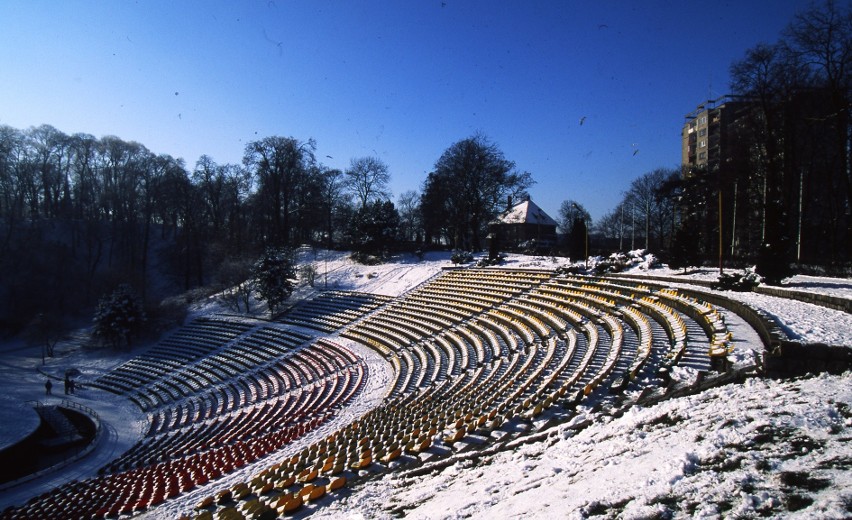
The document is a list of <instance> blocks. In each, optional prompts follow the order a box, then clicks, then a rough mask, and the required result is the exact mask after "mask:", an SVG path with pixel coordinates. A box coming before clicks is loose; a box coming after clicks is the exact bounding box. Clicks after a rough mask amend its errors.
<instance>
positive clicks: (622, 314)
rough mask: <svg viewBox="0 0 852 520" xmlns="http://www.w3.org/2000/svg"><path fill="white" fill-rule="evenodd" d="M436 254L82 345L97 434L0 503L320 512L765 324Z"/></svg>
mask: <svg viewBox="0 0 852 520" xmlns="http://www.w3.org/2000/svg"><path fill="white" fill-rule="evenodd" d="M433 264H434V265H433V267H432V268H431V270H424V269H420V270H419V271H417V272H418V276H419V277H420V278H419V279H416V280H415V279H414V278H411V276H412V275H411V274H410V273H411V272H412V269H411V268H410V267H409V268H407V270H403V269H399V270H397V271H393V270H390V271H387V272H382V273H381V275H377V276H375V277H374V278H376V279H375V280H372V281H371V279H370V278H371V277H370V276H369V275H368V276H364V277H363V279H362V281H363V283H360V285H357V287H356V284H355V283H354V282H352V283H350V284H348V285H347V284H345V283H338V282H335V283H333V284H332V285H333V288H330V289H329V290H325V291H316V292H315V293H313V294H311V295H310V297H308V298H305V299H303V300H301V301H300V302H299V303H297V304H295V305H294V306H293V307H292V308H291V309H290V310H289V311H287V312H286V313H284V314H282V315H281V316H280V317H279V318H278V319H277V320H275V321H269V320H265V319H262V318H259V317H247V316H237V315H233V314H228V313H224V312H215V313H213V312H202V313H199V314H198V315H196V316H195V317H193V318H192V319H190V320H189V321H188V322H187V323H186V324H185V325H184V326H183V327H181V328H180V329H178V330H176V331H174V332H172V333H170V334H168V335H166V336H164V337H163V338H162V339H161V340H160V341H158V342H157V343H156V344H154V345H153V346H151V347H150V348H148V349H146V350H144V351H143V350H140V351H139V352H133V353H132V354H133V355H132V356H128V357H127V358H126V359H125V360H122V361H121V362H117V364H115V363H114V364H113V366H101V365H95V366H94V368H91V369H89V370H87V369H86V368H85V362H84V361H79V362H78V363H79V365H78V366H82V367H84V368H83V369H82V375H81V376H80V378H79V380H80V381H81V383H82V386H83V389H82V390H81V391H80V392H78V393H77V394H75V396H68V398H67V399H68V400H69V401H71V402H78V403H80V404H82V405H84V406H85V407H86V408H87V409H89V410H91V411H92V413H93V414H96V415H97V423H98V433H97V436H96V437H95V440H94V441H93V445H94V447H92V448H91V449H90V450H89V451H86V452H85V453H82V454H80V455H79V457H77V459H76V460H74V461H71V462H69V463H67V464H66V465H65V466H63V467H59V468H57V469H56V470H55V471H53V472H46V473H45V474H44V475H40V476H38V477H37V478H33V479H22V480H21V481H20V482H16V483H12V484H13V485H6V486H4V487H3V488H2V492H0V496H4V497H5V498H4V499H3V502H2V505H3V507H6V509H5V510H4V511H3V513H2V514H0V518H9V519H12V518H39V519H49V518H57V519H66V518H124V517H131V516H134V517H136V516H141V517H147V518H176V517H184V518H196V519H205V518H277V517H282V516H295V517H305V516H309V515H315V514H316V515H321V514H323V510H326V511H328V509H329V508H330V507H333V504H334V503H335V502H337V501H339V500H342V499H348V500H351V499H352V496H354V495H355V494H357V493H359V491H360V490H362V489H364V488H365V487H368V486H369V485H370V483H371V482H373V481H375V480H376V479H379V478H382V477H383V476H385V475H388V474H394V473H400V472H408V474H409V475H412V474H420V475H427V474H429V472H430V471H438V470H439V469H440V468H441V467H446V466H447V465H448V464H450V463H455V462H457V461H459V460H462V459H463V458H468V459H470V458H475V457H477V456H478V455H477V454H483V455H484V454H494V453H498V452H500V451H501V450H502V451H505V450H510V449H513V446H518V443H519V442H523V441H524V439H530V440H531V441H532V440H535V439H536V436H537V435H539V439H540V435H541V432H547V431H549V430H552V429H553V428H554V426H556V425H572V426H576V427H577V428H581V427H582V425H577V424H576V423H577V420H576V418H577V415H578V410H581V409H582V410H591V411H600V410H620V412H619V414H623V413H624V411H625V410H628V409H630V408H631V407H635V406H636V405H650V404H653V403H658V402H661V401H663V400H666V399H669V398H672V397H676V396H683V395H688V394H690V393H696V392H698V391H700V390H703V389H706V388H709V387H711V386H718V385H719V384H721V383H723V382H730V381H742V380H743V379H745V378H746V377H748V376H751V375H753V374H754V373H755V372H758V371H759V370H760V369H761V363H762V359H763V356H764V352H765V348H766V346H767V344H768V342H770V341H771V338H770V337H769V336H767V330H768V329H769V328H771V327H772V322H771V320H770V319H769V318H768V317H767V314H766V313H760V312H756V311H754V310H752V311H748V310H746V311H744V310H743V308H744V307H745V306H744V305H741V304H734V303H731V302H730V301H729V300H727V299H726V297H725V296H724V295H723V294H720V293H718V292H710V291H706V292H705V291H702V290H700V289H699V288H685V287H678V286H673V285H671V284H665V283H662V282H652V281H648V280H643V279H641V278H640V277H633V278H629V277H627V278H615V277H594V276H580V275H572V274H566V273H565V272H564V271H560V270H558V269H554V268H552V267H550V266H547V265H545V266H543V267H538V268H529V267H511V266H510V267H497V268H450V267H449V264H448V263H447V262H443V263H433ZM406 273H408V274H406ZM326 276H328V274H327V275H326ZM332 276H337V278H334V279H335V280H340V279H343V278H344V276H343V273H342V272H338V273H336V275H335V273H332ZM406 276H409V278H405V277H406ZM394 277H396V278H394ZM359 278H360V275H359ZM403 278H405V279H404V280H403ZM353 280H354V278H353ZM400 280H402V281H400ZM379 282H384V283H385V288H388V287H396V288H400V287H401V288H402V290H400V291H398V294H395V293H394V291H390V290H385V291H384V294H383V293H382V291H373V290H371V286H370V283H374V284H378V283H379ZM318 285H322V281H320V283H319V284H318ZM375 287H378V285H375ZM353 288H357V289H358V290H352V289H353ZM726 302H728V303H730V304H726ZM841 314H842V313H841ZM57 370H59V367H57ZM42 381H43V379H42ZM42 393H43V391H42ZM57 393H61V392H57ZM33 398H36V397H35V396H34V397H33ZM60 398H61V399H65V397H64V396H55V397H54V398H52V400H51V399H48V401H50V402H54V403H58V402H59V400H60ZM25 431H26V430H25ZM7 444H14V443H13V442H12V443H7ZM105 446H108V447H109V448H108V449H107V448H105ZM87 461H88V462H87ZM92 461H94V462H92ZM86 464H88V466H87V465H86ZM81 466H82V467H84V468H87V469H86V470H85V471H84V470H78V471H77V472H76V473H74V472H73V471H74V468H79V467H81ZM69 471H71V473H69ZM413 472H419V473H413ZM69 475H70V476H69ZM362 513H363V512H362ZM398 513H399V511H398ZM427 516H428V515H427ZM436 516H440V514H436ZM448 516H450V515H449V514H448ZM545 516H546V515H545Z"/></svg>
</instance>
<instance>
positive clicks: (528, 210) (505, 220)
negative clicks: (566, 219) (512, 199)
mask: <svg viewBox="0 0 852 520" xmlns="http://www.w3.org/2000/svg"><path fill="white" fill-rule="evenodd" d="M497 223H500V224H535V225H539V226H556V225H558V224H557V223H556V221H555V220H553V219H552V218H550V215H548V214H547V213H545V212H544V210H543V209H541V208H540V207H538V205H536V203H535V202H533V201H531V200H529V199H527V200H525V201H523V202H521V203H519V204H516V205H515V206H512V208H511V209H509V210H508V211H506V212H504V213H503V214H501V215H500V216H499V217H497Z"/></svg>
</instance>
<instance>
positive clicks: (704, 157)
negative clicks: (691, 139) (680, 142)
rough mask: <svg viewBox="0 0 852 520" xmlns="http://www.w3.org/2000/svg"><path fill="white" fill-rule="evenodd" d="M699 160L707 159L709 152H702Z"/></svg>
mask: <svg viewBox="0 0 852 520" xmlns="http://www.w3.org/2000/svg"><path fill="white" fill-rule="evenodd" d="M698 158H699V159H701V160H702V161H703V160H704V159H706V158H707V152H701V153H700V154H698Z"/></svg>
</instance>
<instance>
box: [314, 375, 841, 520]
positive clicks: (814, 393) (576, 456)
mask: <svg viewBox="0 0 852 520" xmlns="http://www.w3.org/2000/svg"><path fill="white" fill-rule="evenodd" d="M850 403H852V374H850V373H847V374H845V375H843V376H827V375H823V376H820V377H816V378H812V379H803V380H799V381H765V380H754V379H753V380H749V381H747V382H746V383H745V384H738V385H727V386H724V387H721V388H715V389H711V390H709V391H705V392H703V393H701V394H699V395H696V396H691V397H684V398H678V399H672V400H669V401H665V402H663V403H661V404H658V405H656V406H653V407H650V408H641V407H634V408H631V409H628V410H626V411H625V412H624V414H623V415H622V416H621V417H612V416H610V415H606V414H596V415H587V416H582V415H581V417H580V418H579V419H583V420H585V419H588V420H590V421H591V425H590V426H588V427H586V428H585V429H582V430H581V431H579V432H575V431H574V430H573V429H572V427H571V423H569V424H567V425H561V426H557V427H554V428H552V429H551V430H549V431H548V432H546V435H545V436H544V437H545V438H544V439H542V440H540V441H538V442H533V443H530V444H521V443H518V444H517V445H516V446H514V447H512V448H513V449H508V450H506V451H502V452H500V453H498V454H496V455H493V456H488V457H482V458H477V457H471V458H465V457H457V459H458V460H457V462H455V463H453V464H450V465H449V466H447V467H445V468H443V469H436V470H435V471H433V472H430V473H428V476H427V477H425V478H424V477H422V476H420V475H419V474H417V475H410V474H406V472H401V473H400V474H389V475H387V476H384V477H383V478H380V479H378V480H376V481H371V482H368V483H367V484H365V485H363V486H360V487H359V488H358V489H356V490H354V492H353V493H352V494H351V495H350V496H348V497H345V498H343V499H341V500H338V501H336V502H333V503H331V504H330V505H329V506H327V507H325V508H323V509H321V510H320V511H318V513H316V514H315V515H314V516H313V517H312V518H347V517H348V518H358V517H364V518H394V517H396V516H398V515H399V514H400V513H404V514H405V515H406V516H407V517H409V518H413V519H416V518H483V519H489V518H492V519H493V518H518V517H525V518H554V517H562V518H587V517H601V518H668V517H675V518H680V517H699V518H718V517H719V516H720V515H721V516H736V517H740V518H742V517H746V518H748V517H760V516H766V515H771V516H776V515H782V516H786V515H788V514H789V515H791V516H793V517H799V518H844V517H846V518H848V517H849V516H850V514H852V472H850V469H852V448H850V445H849V440H850V434H852V408H850ZM582 413H583V412H582V411H581V414H582ZM575 422H581V421H579V420H578V421H575Z"/></svg>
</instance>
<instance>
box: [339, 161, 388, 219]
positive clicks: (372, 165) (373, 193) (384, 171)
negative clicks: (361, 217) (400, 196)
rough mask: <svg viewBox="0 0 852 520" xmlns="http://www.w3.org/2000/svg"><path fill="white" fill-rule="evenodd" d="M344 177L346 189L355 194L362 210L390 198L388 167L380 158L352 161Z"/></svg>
mask: <svg viewBox="0 0 852 520" xmlns="http://www.w3.org/2000/svg"><path fill="white" fill-rule="evenodd" d="M344 176H345V181H344V182H345V185H346V188H347V189H349V191H350V192H351V193H352V194H354V196H355V198H356V199H357V200H358V202H359V204H360V206H359V207H360V208H364V207H366V206H367V204H369V203H370V202H375V201H378V200H384V199H387V198H389V197H390V193H389V192H388V183H389V182H390V173H388V166H387V164H385V163H384V162H383V161H382V160H381V159H379V158H378V157H360V158H358V159H352V161H351V162H350V163H349V168H347V169H346V172H345V173H344Z"/></svg>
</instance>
